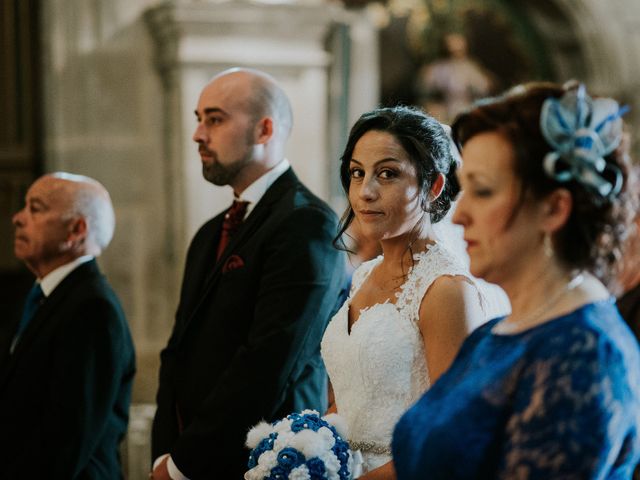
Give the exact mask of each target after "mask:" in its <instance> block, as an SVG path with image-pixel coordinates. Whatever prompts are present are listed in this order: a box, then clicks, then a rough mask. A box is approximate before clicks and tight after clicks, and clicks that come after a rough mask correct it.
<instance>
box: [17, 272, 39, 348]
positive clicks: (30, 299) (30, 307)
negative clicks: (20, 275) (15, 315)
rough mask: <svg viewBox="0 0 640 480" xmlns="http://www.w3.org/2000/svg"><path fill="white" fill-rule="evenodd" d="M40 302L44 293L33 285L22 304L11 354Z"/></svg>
mask: <svg viewBox="0 0 640 480" xmlns="http://www.w3.org/2000/svg"><path fill="white" fill-rule="evenodd" d="M42 300H44V292H43V291H42V288H41V287H40V284H39V283H34V284H33V287H31V290H29V293H28V294H27V299H26V300H25V302H24V310H23V311H22V318H20V323H18V329H17V330H16V334H15V336H14V337H13V342H12V343H11V352H13V350H14V348H15V347H16V345H17V344H18V341H19V340H20V335H22V333H23V332H24V331H25V330H26V329H27V326H28V325H29V322H30V321H31V319H32V318H33V317H34V316H35V314H36V312H37V311H38V307H40V305H41V304H42Z"/></svg>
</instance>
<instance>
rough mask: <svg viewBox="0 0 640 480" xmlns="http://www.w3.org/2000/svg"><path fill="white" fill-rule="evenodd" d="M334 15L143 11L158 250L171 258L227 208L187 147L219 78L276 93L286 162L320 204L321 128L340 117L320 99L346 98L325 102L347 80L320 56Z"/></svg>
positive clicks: (321, 8)
mask: <svg viewBox="0 0 640 480" xmlns="http://www.w3.org/2000/svg"><path fill="white" fill-rule="evenodd" d="M341 14H344V12H343V10H342V9H341V8H340V7H338V6H337V5H332V4H324V3H297V4H294V3H249V2H244V1H235V2H225V3H212V2H176V3H173V4H164V5H161V6H158V7H155V8H152V9H150V10H148V11H147V13H146V15H145V16H146V20H147V22H148V27H149V30H150V32H151V34H152V35H153V37H154V39H155V41H156V64H157V67H158V71H159V73H160V76H161V78H162V80H163V86H164V98H163V104H164V122H165V128H164V133H165V143H164V150H165V152H164V163H165V171H166V181H165V187H166V189H167V192H168V195H169V197H170V199H171V200H170V202H169V203H170V205H171V210H170V211H169V212H167V213H168V215H169V221H170V229H169V230H170V231H169V240H168V243H167V246H168V248H169V249H170V250H171V251H172V252H174V253H175V255H176V256H177V257H181V256H182V254H183V252H184V251H185V249H186V247H187V243H188V241H189V239H190V238H191V236H192V235H193V233H194V232H195V231H196V230H197V228H198V227H199V226H200V225H201V224H202V223H203V222H204V221H205V220H206V219H208V218H210V217H211V216H212V215H214V214H215V213H217V212H219V211H220V210H222V209H224V208H225V207H226V206H227V205H228V204H230V202H231V190H230V189H229V188H216V187H214V186H212V185H211V184H209V183H207V182H206V181H205V180H204V179H203V178H202V174H201V166H200V160H199V157H198V154H197V149H196V145H195V144H194V142H193V141H192V139H191V135H192V132H193V129H194V128H195V125H196V123H195V117H194V113H193V111H194V109H195V106H196V103H197V100H198V95H199V93H200V91H201V89H202V87H203V86H204V85H205V84H206V83H207V81H208V80H209V79H210V78H211V77H212V76H213V75H214V74H216V73H217V72H219V71H221V70H223V69H226V68H229V67H232V66H248V67H254V68H258V69H261V70H263V71H266V72H268V73H270V74H272V75H273V76H274V77H275V78H276V79H277V80H278V81H279V82H280V83H281V85H282V86H283V87H284V89H285V91H286V92H287V93H288V94H289V96H290V98H291V102H292V106H293V111H294V128H293V133H292V137H291V139H290V141H289V144H288V149H287V157H288V158H289V160H290V162H291V164H292V165H293V167H294V169H295V170H296V172H297V173H298V175H299V176H300V177H301V179H302V180H303V181H304V182H305V183H306V184H307V185H308V186H309V188H310V189H311V190H312V191H314V193H316V194H317V195H319V196H320V197H321V198H324V199H327V200H329V199H330V197H331V192H332V186H331V185H332V183H331V182H332V176H333V177H337V166H336V165H337V159H333V158H329V157H330V156H332V155H333V154H334V152H335V149H333V148H332V145H331V142H332V141H334V143H335V138H331V135H330V133H329V132H330V130H329V128H328V127H329V124H330V122H331V121H338V122H339V121H340V117H344V114H345V112H341V111H336V110H337V109H335V108H333V107H332V105H335V104H336V103H338V104H339V103H340V99H339V98H338V100H337V102H336V101H335V100H333V101H332V99H331V98H330V96H331V95H333V96H334V97H335V96H337V97H344V96H345V95H347V93H348V92H346V91H337V92H335V91H334V92H330V91H329V85H330V84H331V83H332V82H330V80H331V78H332V76H333V77H336V76H337V77H338V78H339V79H340V78H348V74H349V71H348V64H346V65H336V63H333V60H334V57H333V56H332V54H331V53H330V52H329V51H328V50H327V48H328V45H329V42H330V40H331V39H332V38H335V33H336V32H338V31H339V29H340V27H341V26H344V21H343V20H338V19H339V18H340V17H341V16H343V15H341ZM347 17H348V15H347ZM338 41H340V40H338ZM334 80H335V78H334ZM333 83H336V82H335V81H334V82H333ZM338 83H340V82H339V81H338ZM330 115H331V116H333V118H332V119H330V118H329V116H330ZM329 152H331V154H329ZM176 261H177V262H178V263H180V262H182V258H176Z"/></svg>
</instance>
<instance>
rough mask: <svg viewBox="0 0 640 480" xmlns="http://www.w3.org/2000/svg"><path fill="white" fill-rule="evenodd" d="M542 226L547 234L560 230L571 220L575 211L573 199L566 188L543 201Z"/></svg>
mask: <svg viewBox="0 0 640 480" xmlns="http://www.w3.org/2000/svg"><path fill="white" fill-rule="evenodd" d="M542 202H543V205H542V216H543V218H542V226H543V229H544V231H545V232H548V233H554V232H556V231H558V230H560V229H561V228H562V227H563V226H564V225H565V224H566V223H567V221H568V220H569V216H570V215H571V210H572V209H573V197H572V196H571V193H570V192H569V190H567V189H566V188H558V189H556V190H554V191H553V192H551V193H550V194H549V195H547V197H546V198H545V199H544V200H543V201H542Z"/></svg>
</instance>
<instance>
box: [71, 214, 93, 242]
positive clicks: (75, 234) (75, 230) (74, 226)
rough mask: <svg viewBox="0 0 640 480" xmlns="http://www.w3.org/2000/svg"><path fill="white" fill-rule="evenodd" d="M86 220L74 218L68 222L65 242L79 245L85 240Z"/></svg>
mask: <svg viewBox="0 0 640 480" xmlns="http://www.w3.org/2000/svg"><path fill="white" fill-rule="evenodd" d="M87 231H88V228H87V220H86V219H85V218H84V217H75V218H73V219H71V220H70V221H69V232H68V234H67V242H71V243H72V244H76V243H81V242H83V241H84V239H85V238H87Z"/></svg>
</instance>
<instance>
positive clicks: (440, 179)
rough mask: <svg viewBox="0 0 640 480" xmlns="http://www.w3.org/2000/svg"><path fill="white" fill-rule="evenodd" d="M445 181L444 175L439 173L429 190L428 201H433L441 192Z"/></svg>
mask: <svg viewBox="0 0 640 480" xmlns="http://www.w3.org/2000/svg"><path fill="white" fill-rule="evenodd" d="M446 181H447V180H446V178H445V176H444V175H443V174H442V173H439V174H438V176H437V177H436V179H435V180H434V181H433V184H432V185H431V189H430V190H429V201H431V202H433V201H434V200H436V199H437V198H438V197H439V196H440V195H441V194H442V191H443V190H444V185H445V182H446Z"/></svg>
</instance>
